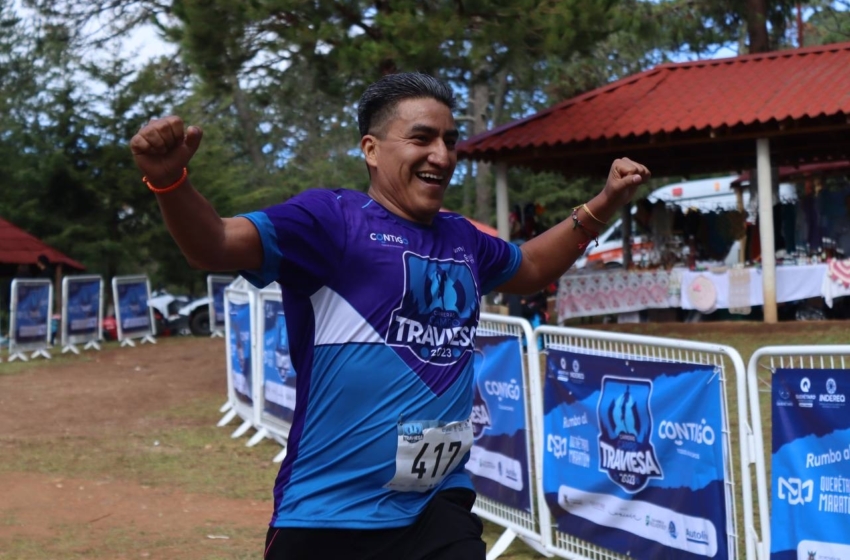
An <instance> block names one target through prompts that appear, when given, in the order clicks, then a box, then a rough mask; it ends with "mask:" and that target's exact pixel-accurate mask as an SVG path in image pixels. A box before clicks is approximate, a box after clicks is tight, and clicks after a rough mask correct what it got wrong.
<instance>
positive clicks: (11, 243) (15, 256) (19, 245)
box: [0, 218, 86, 270]
mask: <svg viewBox="0 0 850 560" xmlns="http://www.w3.org/2000/svg"><path fill="white" fill-rule="evenodd" d="M39 255H45V256H46V257H47V258H48V259H49V260H50V262H51V263H53V264H58V263H61V264H64V265H67V266H69V267H71V268H74V269H77V270H85V269H86V267H85V266H83V265H82V264H80V263H78V262H77V261H75V260H74V259H71V258H69V257H66V256H65V255H63V254H62V253H60V252H59V251H57V250H56V249H54V248H53V247H51V246H49V245H47V244H45V243H44V242H42V241H40V240H39V239H38V238H36V237H34V236H32V235H30V234H29V233H27V232H25V231H24V230H22V229H20V228H19V227H16V226H15V225H13V224H11V223H9V222H7V221H6V220H4V219H3V218H0V263H2V264H35V262H36V259H38V256H39Z"/></svg>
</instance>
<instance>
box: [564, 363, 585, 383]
mask: <svg viewBox="0 0 850 560" xmlns="http://www.w3.org/2000/svg"><path fill="white" fill-rule="evenodd" d="M559 365H560V366H561V367H560V369H558V381H572V382H573V383H584V372H582V371H581V364H580V363H579V361H578V360H577V359H573V361H572V362H571V363H569V364H568V363H567V359H566V358H563V357H562V358H561V360H560V362H559ZM567 366H569V367H567Z"/></svg>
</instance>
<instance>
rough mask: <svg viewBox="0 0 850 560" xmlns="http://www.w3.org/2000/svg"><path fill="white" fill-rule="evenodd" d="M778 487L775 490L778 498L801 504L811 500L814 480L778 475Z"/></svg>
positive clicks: (793, 503) (792, 503)
mask: <svg viewBox="0 0 850 560" xmlns="http://www.w3.org/2000/svg"><path fill="white" fill-rule="evenodd" d="M778 482H779V483H778V486H779V488H778V489H777V492H776V497H777V498H779V499H780V500H785V501H786V502H788V503H789V504H790V505H792V506H795V505H802V504H806V503H808V502H811V501H812V492H813V491H814V486H815V485H814V482H812V481H811V480H807V481H805V482H803V481H802V480H800V479H799V478H788V479H786V478H783V477H781V476H780V477H779V481H778Z"/></svg>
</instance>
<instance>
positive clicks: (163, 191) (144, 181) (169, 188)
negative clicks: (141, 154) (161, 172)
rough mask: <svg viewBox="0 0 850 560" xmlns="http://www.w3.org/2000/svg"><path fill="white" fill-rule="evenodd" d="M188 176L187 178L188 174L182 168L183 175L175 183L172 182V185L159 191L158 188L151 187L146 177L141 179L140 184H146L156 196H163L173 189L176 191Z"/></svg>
mask: <svg viewBox="0 0 850 560" xmlns="http://www.w3.org/2000/svg"><path fill="white" fill-rule="evenodd" d="M188 176H189V172H188V171H187V170H186V168H185V167H184V168H183V175H181V176H180V178H179V179H177V180H176V181H174V182H173V183H172V184H170V185H168V186H167V187H163V188H161V189H159V188H157V187H155V186H153V185H151V183H150V181H148V177H147V175H146V176H144V177H142V182H143V183H144V184H146V185H147V186H148V188H149V189H150V190H151V191H152V192H154V193H156V194H165V193H167V192H171V191H173V190H174V189H176V188H177V187H179V186H180V185H182V184H183V183H185V182H186V177H188Z"/></svg>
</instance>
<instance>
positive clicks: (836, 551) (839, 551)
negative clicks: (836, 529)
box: [797, 540, 850, 560]
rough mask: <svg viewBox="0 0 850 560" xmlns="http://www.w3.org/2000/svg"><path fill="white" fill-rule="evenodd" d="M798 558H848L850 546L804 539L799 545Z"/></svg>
mask: <svg viewBox="0 0 850 560" xmlns="http://www.w3.org/2000/svg"><path fill="white" fill-rule="evenodd" d="M797 558H798V559H802V560H847V559H848V558H850V546H848V545H846V544H839V543H832V542H823V541H810V540H802V541H800V542H799V544H798V545H797Z"/></svg>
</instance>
